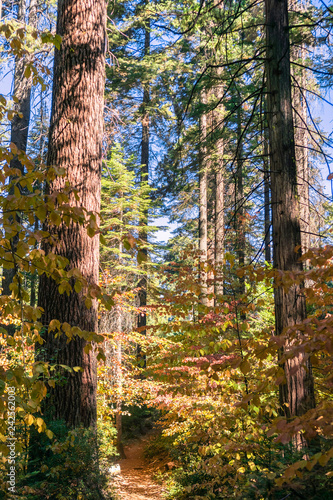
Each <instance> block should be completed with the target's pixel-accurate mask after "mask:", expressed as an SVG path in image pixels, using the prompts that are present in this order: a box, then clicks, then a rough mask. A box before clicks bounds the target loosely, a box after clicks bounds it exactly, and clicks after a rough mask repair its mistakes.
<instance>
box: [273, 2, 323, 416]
mask: <svg viewBox="0 0 333 500" xmlns="http://www.w3.org/2000/svg"><path fill="white" fill-rule="evenodd" d="M265 6H266V30H267V68H266V69H267V112H268V113H267V116H268V129H269V152H270V177H271V196H272V198H271V202H272V222H273V263H274V267H275V268H276V269H279V270H282V271H301V270H302V264H301V262H300V261H299V257H300V250H298V251H295V249H296V247H298V248H300V246H301V230H300V215H299V203H298V193H297V174H296V171H297V169H296V156H295V142H294V125H293V111H292V105H291V77H290V50H289V32H288V0H265ZM274 298H275V327H276V335H281V334H282V332H283V329H285V328H286V329H287V328H288V327H293V326H294V325H295V324H297V323H300V322H302V321H303V320H304V319H305V318H306V307H305V298H304V295H303V293H302V286H299V285H294V286H293V287H292V288H291V289H290V290H289V291H288V292H286V291H284V289H283V288H282V287H281V286H280V287H277V288H275V295H274ZM290 348H291V342H290V341H288V340H287V341H286V343H285V346H284V348H283V350H282V352H281V354H283V353H284V352H286V351H288V350H290ZM283 368H284V372H285V376H286V383H285V384H281V385H280V405H281V410H282V411H283V412H284V414H285V415H286V416H287V417H292V416H295V415H301V414H303V413H305V412H306V411H307V410H309V409H311V408H313V407H314V405H315V401H314V387H313V378H312V373H311V363H310V361H309V360H306V359H305V358H304V354H298V355H297V356H295V357H293V358H292V359H290V360H288V361H285V363H284V364H283Z"/></svg>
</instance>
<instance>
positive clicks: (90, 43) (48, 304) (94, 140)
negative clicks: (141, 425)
mask: <svg viewBox="0 0 333 500" xmlns="http://www.w3.org/2000/svg"><path fill="white" fill-rule="evenodd" d="M105 22H106V7H105V2H104V0H61V1H60V2H59V4H58V19H57V33H58V34H59V35H61V37H62V44H61V48H60V50H56V51H55V61H54V77H53V97H52V112H51V126H50V133H49V150H48V164H49V165H56V166H59V167H64V168H65V169H66V170H67V175H68V179H69V182H70V184H71V185H72V186H73V187H74V188H76V189H77V190H78V194H79V197H80V200H79V202H77V201H75V199H74V196H73V197H72V199H71V200H70V203H71V204H72V205H80V206H83V207H85V208H86V209H87V210H89V211H93V212H99V207H100V175H101V157H102V131H103V94H104V80H105V77H104V64H105V36H106V33H105ZM64 183H65V180H64V179H63V178H57V179H55V180H54V181H53V182H52V183H51V184H50V185H49V186H48V190H49V192H50V193H53V192H55V191H58V190H61V189H62V188H63V187H64ZM46 229H47V230H48V231H49V232H50V233H51V234H52V235H54V236H57V237H58V243H54V244H53V245H51V244H47V243H45V242H44V244H43V249H44V250H45V252H46V253H48V252H53V253H55V254H58V255H62V256H65V257H66V258H67V259H68V260H69V268H78V269H79V270H80V271H81V272H82V274H83V276H85V278H86V279H87V280H88V282H89V283H92V284H93V283H98V271H99V269H98V267H99V238H98V236H97V235H96V236H94V237H93V238H90V237H89V236H88V235H87V232H86V230H85V229H84V228H83V227H82V226H80V225H78V224H77V223H74V222H73V223H71V224H70V225H69V226H68V227H66V226H65V225H63V224H62V225H61V226H59V227H54V226H47V227H46ZM38 305H39V306H40V307H42V308H43V309H44V314H43V317H42V321H43V324H44V325H45V330H46V331H45V335H44V338H45V344H44V345H43V349H44V355H45V359H46V360H47V361H49V362H51V363H52V362H56V363H61V364H64V365H68V366H81V367H82V368H83V373H74V374H70V375H66V372H65V373H64V376H66V378H67V381H66V384H64V385H56V387H55V389H51V388H50V391H49V392H50V398H49V400H48V408H47V411H48V412H49V413H50V415H51V418H54V419H63V420H65V422H66V423H67V424H68V425H69V426H73V427H75V426H79V425H83V426H84V427H90V426H94V425H95V423H96V361H95V356H94V354H93V352H92V351H90V352H89V354H86V353H85V352H84V347H85V345H86V341H85V340H83V339H79V338H76V339H74V340H72V341H71V342H69V343H67V342H66V337H65V336H64V335H63V336H60V337H58V338H57V339H55V338H54V335H53V334H51V333H47V326H48V324H49V323H50V321H51V320H52V319H58V320H59V321H60V322H65V321H66V322H68V323H69V324H70V325H71V326H78V327H80V328H81V329H82V330H88V331H96V330H97V302H96V301H95V302H94V303H93V306H92V307H91V308H90V309H87V308H86V306H85V297H84V295H83V293H82V292H81V293H76V292H74V291H73V292H72V293H71V294H70V296H67V294H62V295H61V294H59V292H58V287H57V285H56V283H55V282H54V281H53V280H52V279H51V278H49V277H47V276H46V275H45V274H44V275H42V276H41V277H40V283H39V302H38Z"/></svg>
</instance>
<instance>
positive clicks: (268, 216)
mask: <svg viewBox="0 0 333 500" xmlns="http://www.w3.org/2000/svg"><path fill="white" fill-rule="evenodd" d="M265 115H266V106H265ZM263 142H264V148H263V153H264V161H263V163H264V192H265V198H264V201H265V208H264V213H265V223H264V227H265V261H266V262H268V263H270V262H271V259H272V257H271V205H270V179H269V152H268V143H269V139H268V128H267V120H266V117H265V120H264V130H263Z"/></svg>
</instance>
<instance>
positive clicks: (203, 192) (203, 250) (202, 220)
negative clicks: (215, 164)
mask: <svg viewBox="0 0 333 500" xmlns="http://www.w3.org/2000/svg"><path fill="white" fill-rule="evenodd" d="M206 100H207V99H206V94H205V93H203V94H202V102H203V104H206ZM206 142H207V115H206V113H203V114H202V116H201V118H200V151H199V251H200V289H201V295H200V303H201V304H203V305H207V272H206V270H205V267H206V265H207V258H208V252H207V245H208V221H207V219H208V214H207V201H208V200H207V198H208V195H207V192H208V172H207V170H208V169H207V145H206Z"/></svg>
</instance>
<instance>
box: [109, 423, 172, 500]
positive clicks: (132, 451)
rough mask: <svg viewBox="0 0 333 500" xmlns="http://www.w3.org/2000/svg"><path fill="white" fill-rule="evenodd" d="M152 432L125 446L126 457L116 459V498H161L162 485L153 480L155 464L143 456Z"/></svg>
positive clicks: (157, 499) (140, 499) (141, 499)
mask: <svg viewBox="0 0 333 500" xmlns="http://www.w3.org/2000/svg"><path fill="white" fill-rule="evenodd" d="M151 438H152V434H151V433H150V434H146V435H145V436H143V437H142V438H140V439H135V440H133V441H132V442H130V443H128V444H127V446H125V450H124V451H125V455H126V458H123V459H120V460H118V462H117V464H119V466H120V471H119V473H118V474H115V475H114V483H113V484H114V487H115V491H116V495H117V500H162V499H163V496H162V493H163V487H162V486H161V485H159V484H157V482H156V481H154V480H153V475H154V473H155V472H156V471H157V468H156V465H154V463H152V462H150V461H148V460H147V459H146V458H145V456H144V450H145V447H146V445H147V443H148V441H149V440H150V439H151Z"/></svg>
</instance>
